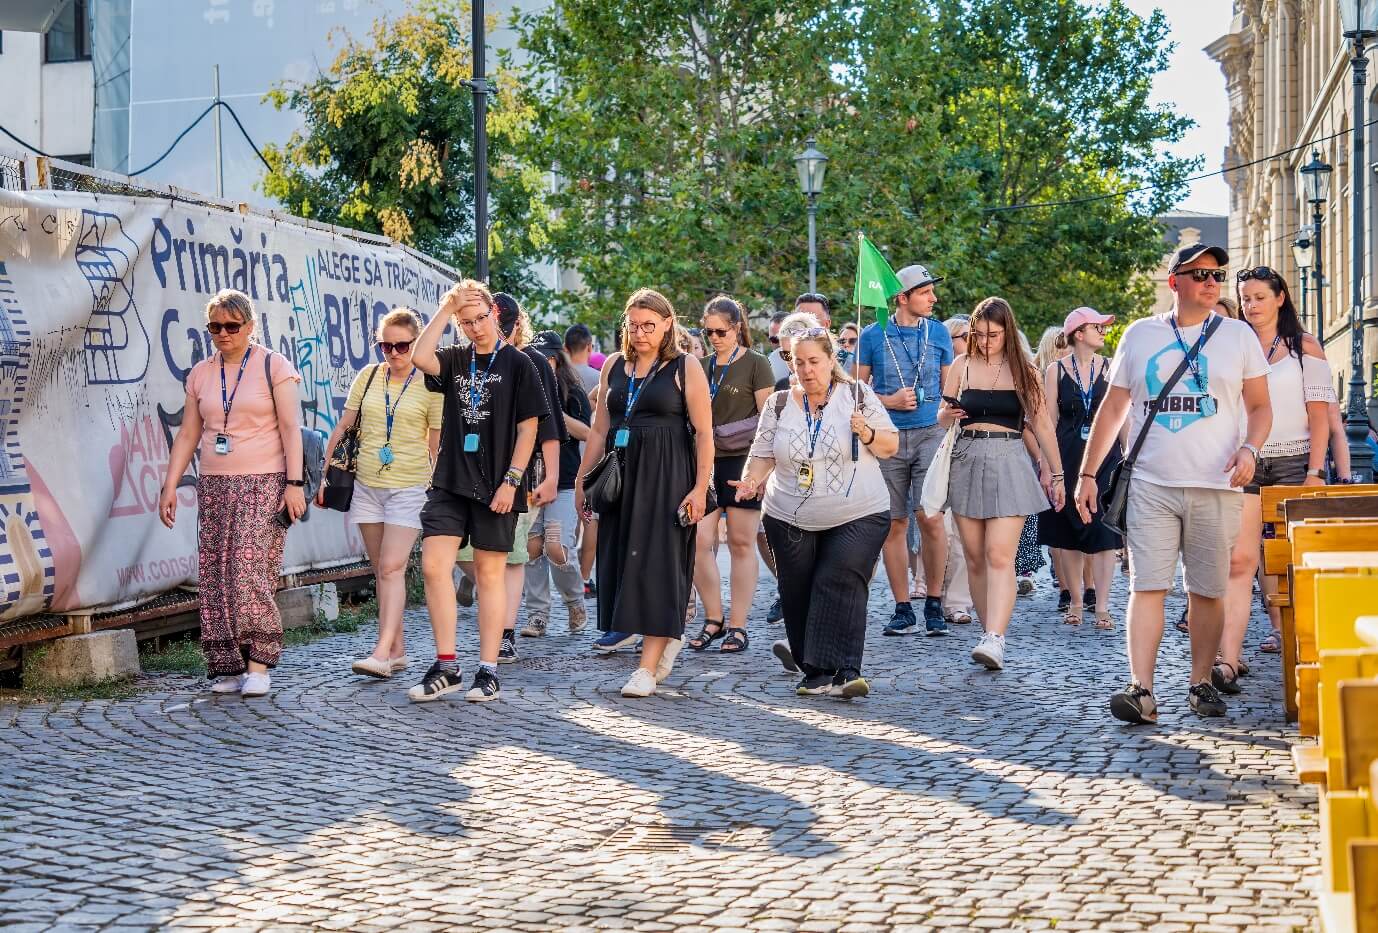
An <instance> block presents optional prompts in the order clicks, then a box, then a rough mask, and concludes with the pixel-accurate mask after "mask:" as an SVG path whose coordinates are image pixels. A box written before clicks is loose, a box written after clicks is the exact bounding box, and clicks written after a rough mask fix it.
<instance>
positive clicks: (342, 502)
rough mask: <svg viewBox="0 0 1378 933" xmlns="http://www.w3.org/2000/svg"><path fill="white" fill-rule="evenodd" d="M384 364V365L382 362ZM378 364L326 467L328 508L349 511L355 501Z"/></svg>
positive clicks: (326, 503)
mask: <svg viewBox="0 0 1378 933" xmlns="http://www.w3.org/2000/svg"><path fill="white" fill-rule="evenodd" d="M379 365H383V364H379ZM378 368H379V367H378V366H374V367H373V370H372V371H371V372H370V373H369V374H368V381H367V382H365V383H364V393H363V395H361V396H359V415H358V417H356V418H355V419H354V424H353V425H351V426H350V427H349V428H348V429H347V430H346V431H345V432H344V434H342V435H341V436H340V442H339V443H338V444H336V445H335V450H334V451H333V452H332V454H331V457H330V465H329V466H327V467H326V470H325V492H324V493H322V495H321V500H322V501H323V502H324V503H325V507H326V508H327V509H334V510H335V511H336V512H348V511H349V506H350V504H351V503H353V501H354V474H355V472H356V471H357V470H358V469H359V430H360V428H361V427H362V426H363V423H364V399H366V398H368V390H369V386H371V385H373V377H374V376H376V375H378Z"/></svg>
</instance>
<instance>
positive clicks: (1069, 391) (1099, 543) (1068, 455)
mask: <svg viewBox="0 0 1378 933" xmlns="http://www.w3.org/2000/svg"><path fill="white" fill-rule="evenodd" d="M1094 362H1095V366H1096V382H1095V386H1094V388H1093V389H1092V395H1091V415H1090V417H1089V418H1088V417H1087V414H1086V407H1085V405H1084V404H1083V403H1082V400H1081V390H1080V388H1078V386H1077V381H1076V380H1075V379H1073V378H1072V374H1071V373H1070V372H1068V368H1069V367H1068V366H1066V365H1061V366H1059V367H1058V376H1057V412H1056V415H1057V424H1056V426H1055V432H1056V434H1057V448H1058V450H1059V451H1061V453H1062V472H1063V473H1064V474H1065V482H1066V486H1067V503H1066V505H1064V506H1063V507H1062V510H1061V511H1060V512H1054V511H1052V510H1051V509H1049V510H1048V511H1046V512H1044V513H1043V514H1042V515H1040V516H1039V519H1038V543H1039V544H1042V545H1045V546H1047V547H1056V548H1062V549H1064V550H1068V551H1080V552H1082V553H1083V554H1097V553H1100V552H1101V551H1113V550H1116V549H1118V548H1120V547H1122V546H1123V544H1124V542H1123V540H1122V539H1121V538H1120V536H1119V535H1117V534H1115V533H1114V532H1113V531H1111V530H1110V529H1109V528H1106V527H1105V524H1104V523H1103V522H1102V521H1101V513H1099V512H1096V513H1093V514H1092V516H1091V524H1089V525H1087V524H1084V523H1083V522H1082V520H1081V516H1080V515H1078V514H1077V508H1076V503H1075V502H1074V501H1073V495H1074V494H1075V492H1076V484H1077V474H1078V473H1080V472H1081V457H1082V454H1083V453H1085V452H1086V442H1085V441H1084V440H1082V439H1081V429H1082V428H1083V427H1087V428H1089V427H1090V426H1091V419H1093V418H1095V416H1096V412H1097V411H1099V410H1100V405H1101V402H1102V401H1104V400H1105V393H1106V392H1108V391H1109V390H1110V384H1109V383H1108V382H1107V381H1106V378H1105V375H1106V370H1107V369H1109V367H1110V364H1109V362H1108V361H1106V360H1104V359H1102V358H1100V357H1097V358H1096V359H1095V361H1094ZM1090 375H1091V374H1090V373H1082V378H1083V379H1085V378H1088V377H1089V376H1090ZM1122 459H1124V452H1123V451H1122V450H1121V449H1120V442H1119V441H1118V440H1116V441H1115V445H1114V446H1113V447H1111V448H1110V453H1109V454H1107V455H1106V458H1105V462H1104V463H1102V464H1101V467H1100V471H1099V472H1098V473H1097V475H1096V482H1097V484H1098V485H1099V486H1100V488H1101V489H1102V490H1104V489H1106V488H1107V487H1108V486H1109V483H1110V476H1111V475H1112V474H1113V473H1114V471H1115V468H1116V467H1117V466H1119V464H1120V461H1121V460H1122Z"/></svg>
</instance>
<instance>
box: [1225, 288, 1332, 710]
mask: <svg viewBox="0 0 1378 933" xmlns="http://www.w3.org/2000/svg"><path fill="white" fill-rule="evenodd" d="M1235 279H1236V280H1235V290H1236V294H1238V296H1239V308H1240V312H1241V313H1242V314H1243V316H1244V320H1245V321H1246V322H1247V323H1248V325H1249V326H1250V327H1252V328H1253V330H1254V335H1255V336H1256V337H1258V342H1259V346H1260V347H1261V348H1262V350H1263V353H1264V356H1265V358H1266V359H1267V360H1268V364H1269V367H1270V368H1269V370H1268V400H1269V403H1270V405H1271V406H1272V409H1273V426H1272V428H1271V429H1269V431H1268V440H1267V441H1266V442H1265V443H1264V444H1263V446H1262V448H1260V449H1259V459H1258V468H1257V469H1255V470H1254V476H1253V481H1252V483H1251V484H1250V485H1247V486H1245V487H1244V492H1245V496H1244V511H1243V513H1242V515H1241V517H1240V522H1239V535H1238V537H1236V538H1235V541H1234V547H1233V548H1232V549H1231V551H1230V578H1229V583H1228V584H1227V588H1226V590H1225V629H1224V632H1223V633H1222V634H1221V637H1220V658H1219V660H1218V662H1217V663H1216V665H1215V667H1214V668H1213V669H1212V671H1211V681H1212V682H1213V683H1214V684H1215V688H1216V689H1217V690H1219V691H1220V692H1222V693H1227V694H1235V693H1239V691H1240V688H1239V683H1238V677H1239V672H1240V669H1241V668H1240V661H1241V654H1242V653H1243V650H1244V635H1245V632H1246V630H1247V629H1248V627H1249V615H1250V609H1251V607H1252V604H1253V583H1254V574H1255V573H1256V572H1257V571H1258V565H1259V556H1260V548H1261V547H1262V544H1263V516H1262V510H1261V505H1260V504H1261V497H1260V495H1259V490H1260V489H1262V487H1264V486H1324V485H1325V454H1326V448H1327V447H1328V446H1329V443H1330V403H1331V402H1332V401H1334V400H1335V390H1334V389H1333V388H1332V387H1331V385H1330V364H1329V363H1328V362H1327V361H1326V358H1325V351H1323V350H1322V349H1321V345H1320V341H1318V340H1317V339H1316V338H1315V337H1312V336H1311V335H1310V334H1308V333H1305V332H1304V331H1302V328H1301V321H1300V320H1299V319H1298V318H1297V309H1296V307H1295V306H1293V304H1292V293H1291V292H1290V291H1289V290H1288V288H1287V283H1286V282H1284V281H1283V279H1282V276H1280V275H1278V274H1277V272H1275V271H1273V270H1272V269H1270V268H1268V267H1267V266H1258V267H1256V268H1253V269H1242V270H1240V272H1239V273H1238V275H1237V276H1236V277H1235ZM1261 591H1262V593H1263V594H1264V596H1265V598H1266V596H1267V595H1268V594H1270V593H1275V592H1277V579H1276V578H1275V577H1270V576H1265V577H1263V579H1262V581H1261ZM1268 617H1269V621H1271V622H1272V626H1273V630H1272V631H1271V632H1270V633H1269V634H1268V636H1267V637H1266V638H1265V639H1264V643H1263V645H1262V646H1261V647H1262V650H1264V651H1272V652H1276V651H1277V650H1278V649H1279V648H1281V646H1282V642H1281V636H1280V634H1279V632H1280V625H1279V619H1278V614H1277V610H1276V609H1269V610H1268Z"/></svg>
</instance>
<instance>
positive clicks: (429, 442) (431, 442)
mask: <svg viewBox="0 0 1378 933" xmlns="http://www.w3.org/2000/svg"><path fill="white" fill-rule="evenodd" d="M426 452H427V453H428V454H430V457H431V469H433V470H434V469H435V461H436V458H437V457H439V456H440V429H439V428H431V429H430V430H429V431H427V432H426Z"/></svg>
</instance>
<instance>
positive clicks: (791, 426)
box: [733, 327, 899, 698]
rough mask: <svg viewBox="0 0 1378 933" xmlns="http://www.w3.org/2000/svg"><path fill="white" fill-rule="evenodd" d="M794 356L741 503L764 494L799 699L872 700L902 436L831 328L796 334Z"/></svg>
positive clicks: (764, 416)
mask: <svg viewBox="0 0 1378 933" xmlns="http://www.w3.org/2000/svg"><path fill="white" fill-rule="evenodd" d="M793 353H794V371H795V374H796V375H797V376H798V382H799V384H798V385H797V386H795V387H794V388H791V389H788V390H783V391H780V392H776V393H775V394H774V395H773V396H771V398H770V400H769V401H768V402H767V403H766V405H765V406H764V408H763V409H762V410H761V421H760V426H759V428H758V429H757V431H756V440H755V442H754V443H753V444H752V447H751V455H750V459H749V460H748V461H747V466H746V469H745V470H743V472H742V478H741V480H740V481H739V482H735V483H733V485H734V486H735V487H736V489H737V498H738V500H744V499H749V498H753V497H755V496H757V495H760V494H761V492H762V490H763V489H764V492H765V501H764V503H763V511H764V512H765V519H764V524H765V529H766V536H767V537H768V538H769V540H770V546H771V549H772V550H773V551H774V552H775V562H776V566H777V567H778V568H779V571H780V602H781V605H782V607H783V609H784V612H785V631H786V634H787V636H788V639H789V644H788V650H789V653H790V655H791V657H789V658H785V657H781V661H782V662H784V663H785V667H786V669H789V668H790V667H797V668H798V669H799V670H801V671H802V672H803V674H804V679H803V680H802V681H800V683H799V686H798V688H797V690H796V692H797V693H798V694H799V695H800V696H824V695H829V694H831V695H833V696H838V697H844V698H851V697H860V696H865V695H866V694H867V693H868V692H869V691H870V687H869V686H868V685H867V683H866V681H865V679H863V678H862V676H861V656H862V651H863V648H864V647H865V642H866V601H867V596H868V590H869V584H870V580H871V570H872V568H874V567H875V564H876V560H877V558H878V557H879V556H880V549H881V545H883V544H884V543H885V536H886V534H887V533H888V532H889V528H890V493H889V491H888V489H887V487H886V485H885V478H884V477H883V476H882V475H881V472H880V462H879V460H878V459H877V458H881V459H883V458H885V457H891V456H894V454H895V451H896V450H897V449H898V447H899V432H898V431H896V430H895V426H894V424H893V423H892V422H891V421H890V416H889V415H888V414H887V413H886V411H885V408H884V406H882V405H881V404H880V400H879V399H877V398H876V396H875V393H874V392H872V391H871V388H870V386H866V385H861V384H859V383H856V382H855V381H853V379H852V377H851V376H849V375H848V374H847V373H846V372H844V371H843V370H842V368H841V367H840V366H839V365H838V362H837V346H836V344H835V343H834V342H833V337H832V335H831V334H829V333H828V331H827V330H825V329H824V328H822V327H815V328H810V329H809V330H806V331H804V332H803V333H801V334H799V335H798V336H796V337H795V338H794V345H793ZM853 437H855V438H856V439H857V441H856V448H855V449H856V455H855V458H854V457H853ZM781 647H783V646H781Z"/></svg>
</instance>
